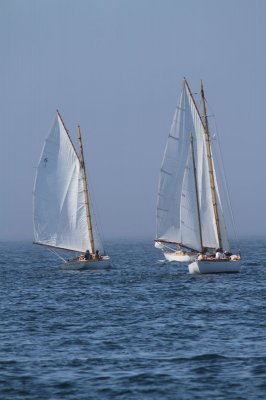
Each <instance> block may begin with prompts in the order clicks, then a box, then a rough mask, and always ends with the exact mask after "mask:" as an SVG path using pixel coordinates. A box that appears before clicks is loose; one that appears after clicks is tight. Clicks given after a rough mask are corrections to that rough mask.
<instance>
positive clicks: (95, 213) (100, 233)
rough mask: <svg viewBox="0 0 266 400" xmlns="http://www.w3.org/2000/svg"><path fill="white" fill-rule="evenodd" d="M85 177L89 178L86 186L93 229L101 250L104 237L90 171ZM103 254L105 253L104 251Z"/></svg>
mask: <svg viewBox="0 0 266 400" xmlns="http://www.w3.org/2000/svg"><path fill="white" fill-rule="evenodd" d="M87 175H88V178H89V179H88V180H89V182H90V183H88V186H89V188H90V194H91V196H90V197H91V209H92V213H93V216H94V223H95V228H96V232H97V234H98V237H99V239H100V242H101V245H102V248H103V247H104V243H105V237H104V233H103V228H102V223H101V219H100V216H99V212H98V209H97V206H96V201H95V195H94V190H93V187H92V184H91V182H92V180H91V176H90V171H88V172H87ZM103 251H104V248H103ZM104 254H105V251H104Z"/></svg>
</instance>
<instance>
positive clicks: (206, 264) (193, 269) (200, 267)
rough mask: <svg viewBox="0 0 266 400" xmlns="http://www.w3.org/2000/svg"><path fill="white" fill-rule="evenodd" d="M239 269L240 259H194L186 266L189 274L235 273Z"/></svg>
mask: <svg viewBox="0 0 266 400" xmlns="http://www.w3.org/2000/svg"><path fill="white" fill-rule="evenodd" d="M240 269H241V261H239V260H238V261H212V260H211V261H206V260H203V261H199V260H195V261H193V262H192V263H191V264H189V266H188V270H189V273H190V274H221V273H236V272H239V271H240Z"/></svg>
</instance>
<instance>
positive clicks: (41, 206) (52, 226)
mask: <svg viewBox="0 0 266 400" xmlns="http://www.w3.org/2000/svg"><path fill="white" fill-rule="evenodd" d="M33 222H34V234H35V242H36V243H38V244H43V245H46V246H51V247H57V248H64V249H68V250H73V251H79V252H85V251H86V250H87V249H89V250H90V251H92V249H91V245H90V237H89V228H88V222H87V211H86V201H85V193H84V184H83V179H82V164H81V162H80V159H79V157H78V154H77V152H76V150H75V148H74V146H73V144H72V142H71V139H70V137H69V134H68V132H67V131H66V128H65V126H64V124H63V121H62V119H61V117H60V115H59V113H58V114H57V115H56V118H55V121H54V123H53V126H52V129H51V131H50V133H49V135H48V137H47V139H46V141H45V144H44V147H43V150H42V154H41V158H40V161H39V164H38V167H37V173H36V178H35V184H34V213H33ZM94 241H95V248H96V249H98V250H99V251H100V252H102V251H103V249H102V244H101V241H100V239H99V236H98V235H97V234H96V232H95V239H94Z"/></svg>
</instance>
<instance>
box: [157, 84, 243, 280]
mask: <svg viewBox="0 0 266 400" xmlns="http://www.w3.org/2000/svg"><path fill="white" fill-rule="evenodd" d="M200 92H201V104H202V114H203V115H202V116H201V115H200V112H199V110H198V107H197V105H196V102H195V100H194V98H193V95H192V92H191V90H190V88H189V85H188V82H187V80H186V79H184V84H183V90H182V93H181V97H180V101H179V103H178V105H177V108H176V112H175V114H174V118H173V122H172V126H171V129H170V133H169V136H168V140H167V144H166V148H165V152H164V157H163V162H162V166H161V170H160V178H159V186H158V195H157V214H156V217H157V220H156V226H157V232H156V239H155V247H158V248H161V249H162V250H163V252H164V256H165V258H166V259H167V260H168V261H178V262H185V263H189V262H190V264H189V272H191V273H193V272H198V273H199V272H200V273H213V272H216V273H217V272H238V271H239V269H240V261H239V258H240V257H237V256H230V248H229V242H228V237H227V231H226V226H225V220H224V215H223V210H222V204H221V198H220V194H219V189H218V184H217V179H216V173H215V168H214V162H213V153H212V147H211V140H210V135H209V128H208V118H207V112H206V103H205V97H204V90H203V84H202V82H201V91H200ZM173 247H175V248H173ZM216 250H219V254H223V256H222V259H216V258H215V257H213V254H215V251H216ZM199 253H200V257H198V254H199ZM226 254H227V255H226ZM198 258H199V259H198Z"/></svg>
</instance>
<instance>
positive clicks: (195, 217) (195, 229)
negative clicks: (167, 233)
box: [180, 144, 202, 251]
mask: <svg viewBox="0 0 266 400" xmlns="http://www.w3.org/2000/svg"><path fill="white" fill-rule="evenodd" d="M193 159H194V154H193V146H192V144H191V146H190V151H189V153H188V160H187V164H186V168H185V173H184V179H183V184H182V192H181V204H180V222H181V243H182V244H183V245H184V246H186V247H188V248H190V249H194V250H198V251H201V250H202V244H201V233H200V229H201V228H200V219H199V218H200V216H199V208H198V198H197V187H196V185H197V183H196V177H195V168H194V161H193Z"/></svg>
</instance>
